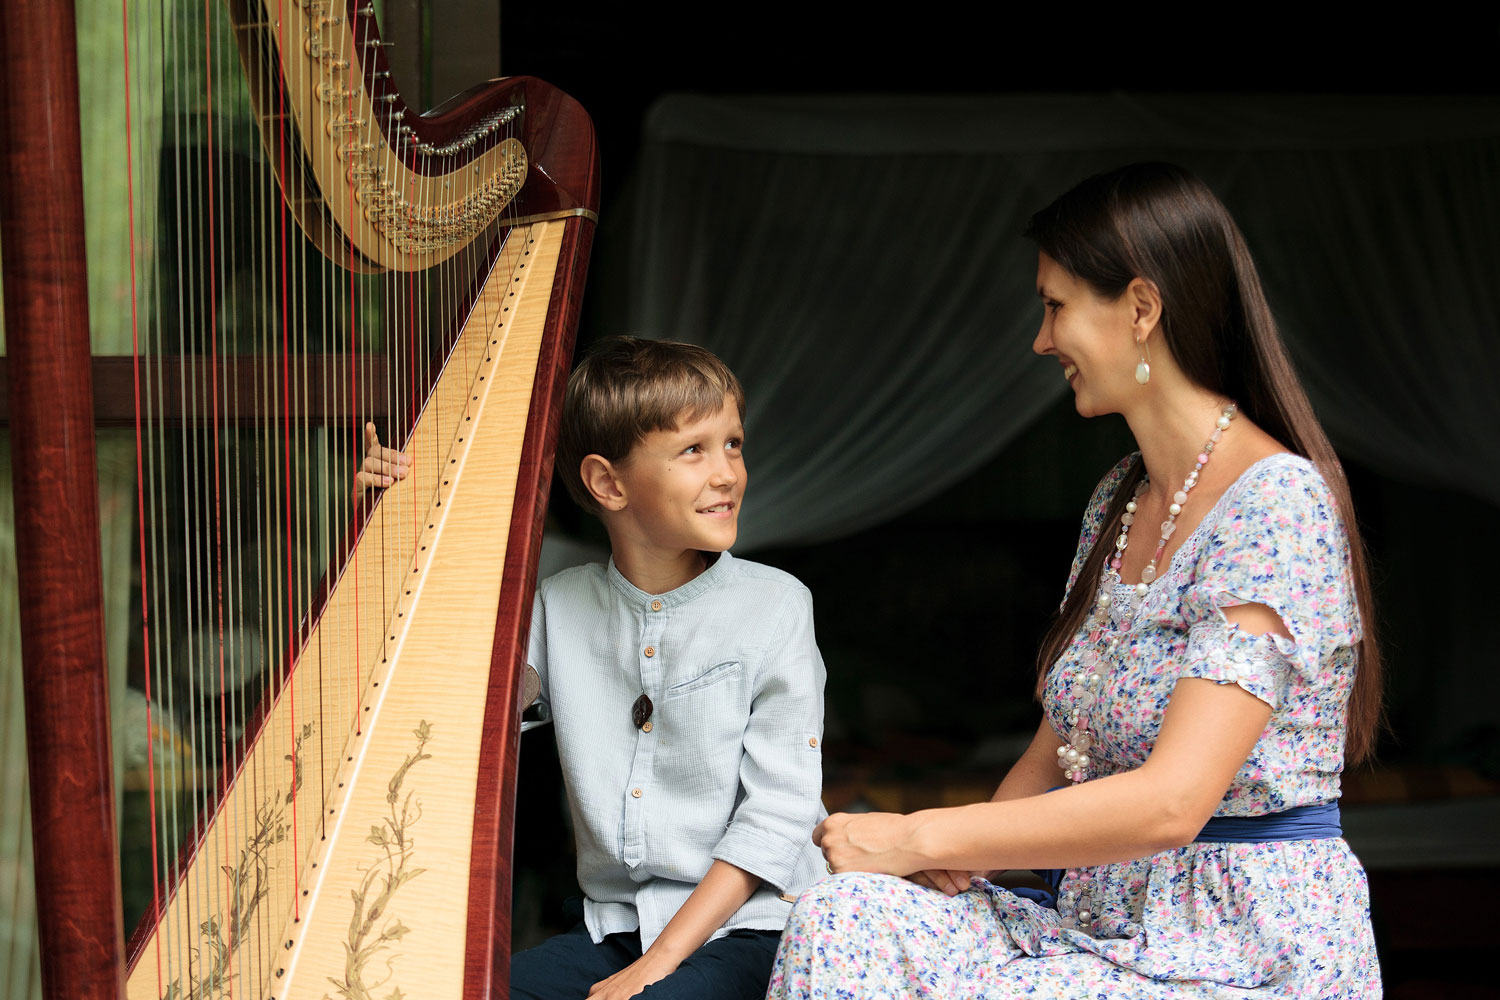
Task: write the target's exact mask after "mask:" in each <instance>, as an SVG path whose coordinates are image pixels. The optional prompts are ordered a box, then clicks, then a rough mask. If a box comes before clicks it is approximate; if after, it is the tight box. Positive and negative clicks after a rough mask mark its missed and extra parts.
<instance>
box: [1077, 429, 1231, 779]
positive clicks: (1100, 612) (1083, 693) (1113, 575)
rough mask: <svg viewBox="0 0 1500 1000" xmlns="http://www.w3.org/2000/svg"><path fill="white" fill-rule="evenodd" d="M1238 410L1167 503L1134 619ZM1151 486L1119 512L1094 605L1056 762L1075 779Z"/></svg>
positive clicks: (1084, 761) (1134, 600)
mask: <svg viewBox="0 0 1500 1000" xmlns="http://www.w3.org/2000/svg"><path fill="white" fill-rule="evenodd" d="M1235 413H1236V408H1235V405H1234V404H1233V403H1230V404H1229V405H1228V406H1226V407H1225V408H1224V412H1223V413H1222V414H1220V415H1219V419H1218V421H1217V422H1216V424H1215V427H1214V432H1213V434H1212V436H1210V437H1209V439H1208V442H1207V443H1206V444H1204V446H1203V450H1202V451H1200V452H1199V453H1198V456H1197V461H1196V462H1195V463H1194V465H1193V471H1192V472H1190V473H1188V475H1187V478H1186V479H1185V480H1183V483H1182V489H1180V490H1178V491H1177V492H1176V493H1174V494H1172V503H1171V504H1170V505H1169V506H1168V507H1167V519H1166V520H1165V521H1163V522H1162V523H1161V540H1160V541H1159V542H1157V543H1156V551H1155V552H1153V553H1152V555H1151V561H1150V562H1149V563H1147V564H1146V568H1145V569H1143V570H1141V582H1140V583H1138V584H1136V585H1135V589H1134V590H1133V591H1132V592H1131V594H1130V612H1131V617H1132V618H1133V617H1134V614H1135V610H1136V609H1137V608H1139V607H1140V602H1141V600H1142V599H1143V598H1144V597H1145V596H1146V590H1147V588H1148V587H1149V586H1150V584H1151V581H1152V580H1155V579H1156V573H1157V563H1158V562H1159V561H1160V560H1161V556H1162V552H1163V551H1165V549H1166V547H1167V540H1168V539H1170V538H1171V537H1172V535H1173V533H1174V532H1176V531H1177V515H1178V514H1181V513H1182V507H1183V504H1185V503H1187V498H1188V494H1189V493H1191V492H1192V491H1193V487H1195V486H1197V485H1198V474H1199V473H1200V472H1202V471H1203V467H1204V466H1205V465H1207V464H1208V459H1209V456H1211V455H1212V454H1213V451H1214V448H1216V447H1217V446H1218V444H1219V441H1220V440H1221V439H1222V438H1223V437H1224V432H1225V431H1226V430H1228V429H1229V423H1230V421H1232V420H1233V419H1234V416H1235ZM1149 485H1150V479H1149V478H1145V479H1142V480H1141V483H1140V485H1139V486H1137V487H1136V489H1135V495H1134V496H1133V497H1132V498H1131V499H1130V500H1129V501H1128V502H1127V503H1126V504H1125V513H1124V514H1122V515H1121V516H1120V535H1119V537H1118V538H1116V539H1115V554H1114V555H1113V556H1111V557H1110V559H1109V561H1108V562H1107V563H1106V564H1105V567H1104V572H1103V574H1101V578H1100V581H1099V597H1098V599H1097V600H1096V601H1095V602H1094V610H1093V612H1092V614H1091V616H1090V618H1089V621H1088V629H1089V648H1088V650H1087V652H1085V653H1084V656H1083V666H1082V669H1081V670H1080V671H1079V674H1078V678H1077V680H1076V682H1075V683H1074V685H1073V690H1074V691H1075V692H1076V694H1075V695H1074V698H1073V708H1072V709H1071V711H1070V712H1069V713H1068V739H1067V742H1066V743H1064V744H1063V745H1062V746H1060V747H1058V748H1057V764H1058V766H1059V767H1061V768H1062V769H1063V773H1064V774H1065V775H1066V776H1067V778H1068V780H1069V781H1072V782H1074V783H1075V784H1076V783H1077V782H1081V781H1084V780H1085V779H1087V778H1088V776H1089V773H1088V769H1089V765H1090V764H1091V763H1093V760H1092V758H1091V757H1090V756H1089V751H1090V750H1091V749H1092V748H1093V745H1094V737H1093V735H1092V734H1091V733H1090V732H1089V720H1088V719H1087V718H1086V717H1085V715H1084V713H1085V711H1086V710H1088V709H1091V708H1093V707H1094V705H1095V704H1096V703H1097V702H1098V700H1099V689H1100V687H1101V685H1102V684H1103V682H1104V677H1103V675H1102V674H1101V673H1100V672H1099V665H1100V659H1101V657H1100V655H1099V653H1098V645H1099V643H1100V641H1101V640H1103V639H1104V634H1105V631H1106V629H1108V628H1109V615H1110V612H1109V609H1110V605H1111V604H1113V603H1114V593H1115V590H1116V589H1117V588H1118V587H1119V586H1120V584H1121V583H1122V582H1123V581H1121V579H1120V566H1121V564H1122V563H1123V562H1124V559H1125V549H1126V546H1128V545H1129V544H1130V526H1131V525H1132V524H1134V523H1135V513H1136V510H1137V509H1138V503H1137V501H1139V500H1140V498H1141V496H1142V495H1144V494H1145V492H1146V489H1147V487H1148V486H1149ZM1130 625H1131V620H1130V619H1127V620H1126V621H1125V622H1124V623H1123V627H1122V628H1120V629H1118V630H1115V631H1113V633H1112V634H1111V635H1110V636H1109V639H1108V641H1107V644H1106V648H1105V652H1104V657H1103V659H1104V660H1106V661H1108V662H1112V661H1113V658H1114V656H1115V655H1116V654H1117V652H1118V650H1119V647H1120V643H1121V642H1122V641H1123V639H1124V636H1125V635H1126V634H1127V633H1128V632H1129V631H1130Z"/></svg>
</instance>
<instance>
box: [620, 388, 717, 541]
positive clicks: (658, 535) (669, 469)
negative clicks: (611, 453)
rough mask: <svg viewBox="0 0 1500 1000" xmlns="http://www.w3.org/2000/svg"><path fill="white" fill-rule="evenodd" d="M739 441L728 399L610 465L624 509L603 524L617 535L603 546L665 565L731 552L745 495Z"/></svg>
mask: <svg viewBox="0 0 1500 1000" xmlns="http://www.w3.org/2000/svg"><path fill="white" fill-rule="evenodd" d="M744 437H745V429H744V427H743V426H742V425H741V423H740V412H739V408H738V407H736V406H735V403H734V399H733V398H732V397H729V396H726V397H725V398H724V405H723V406H721V407H720V408H719V411H718V412H717V413H713V414H710V415H708V416H706V417H703V418H700V419H698V420H692V421H688V420H684V419H682V418H679V419H678V423H677V427H676V428H675V429H673V430H664V431H652V432H651V433H649V434H647V435H646V436H645V437H644V438H642V439H641V441H640V442H639V443H637V444H636V446H635V447H634V448H632V449H631V450H630V454H629V455H627V456H625V458H624V460H622V461H620V462H617V463H615V477H616V479H617V481H618V482H619V484H620V487H621V489H622V490H623V492H624V494H625V506H624V508H623V509H621V510H619V511H616V512H614V514H613V516H612V517H611V521H612V522H613V526H614V527H617V528H618V529H620V532H621V536H620V537H619V538H618V539H616V533H615V531H613V530H612V531H611V532H610V536H611V539H612V540H616V541H617V543H618V541H625V542H626V543H627V544H631V545H640V546H645V547H648V548H650V549H653V550H655V553H656V554H659V555H663V556H666V557H669V558H670V557H673V556H675V555H680V554H681V553H682V552H686V551H690V550H701V551H705V552H723V551H724V550H725V549H728V548H730V547H731V546H732V545H734V540H735V536H736V535H737V534H738V533H739V516H740V500H741V499H742V498H743V497H744V495H745V478H746V477H745V457H744V454H743V451H742V448H743V445H744Z"/></svg>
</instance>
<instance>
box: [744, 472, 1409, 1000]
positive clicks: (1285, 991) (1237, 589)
mask: <svg viewBox="0 0 1500 1000" xmlns="http://www.w3.org/2000/svg"><path fill="white" fill-rule="evenodd" d="M1135 460H1136V458H1135V456H1131V457H1130V458H1128V459H1126V460H1125V461H1122V462H1121V463H1120V464H1119V465H1118V466H1116V467H1115V468H1114V469H1113V470H1111V472H1110V473H1109V474H1108V475H1107V476H1106V477H1105V478H1104V480H1103V481H1102V482H1101V483H1100V484H1099V488H1098V489H1097V490H1096V491H1095V493H1094V497H1093V499H1092V501H1091V502H1090V504H1089V508H1088V511H1087V513H1086V515H1085V517H1084V524H1083V531H1082V534H1081V537H1080V538H1079V543H1078V554H1077V556H1076V557H1075V559H1074V562H1073V572H1072V574H1071V576H1070V579H1069V581H1068V586H1069V587H1070V588H1071V587H1072V586H1073V585H1074V584H1075V583H1077V582H1078V579H1077V578H1078V573H1079V570H1080V568H1081V566H1082V564H1083V561H1084V558H1085V557H1086V555H1087V553H1088V551H1089V547H1090V546H1091V545H1092V544H1093V541H1094V538H1095V536H1096V535H1097V534H1098V532H1099V531H1100V529H1101V527H1102V522H1103V520H1104V517H1105V514H1106V511H1107V509H1108V506H1109V502H1110V500H1111V498H1112V497H1113V495H1114V493H1115V490H1116V489H1117V488H1118V486H1119V484H1120V481H1121V479H1122V478H1123V477H1124V475H1125V472H1126V471H1127V470H1128V468H1129V467H1130V464H1131V462H1133V461H1135ZM1084 585H1094V586H1102V585H1101V584H1099V582H1098V581H1084ZM1119 596H1120V598H1121V599H1119V600H1115V601H1113V603H1112V605H1111V609H1110V610H1111V615H1112V617H1113V618H1114V622H1113V624H1114V626H1115V628H1117V629H1119V628H1124V627H1127V626H1128V632H1127V633H1126V635H1125V637H1124V641H1123V642H1122V643H1121V644H1120V645H1119V646H1118V647H1117V648H1116V652H1115V654H1114V655H1113V656H1112V657H1111V658H1110V662H1107V663H1105V664H1103V666H1102V668H1101V667H1100V666H1099V665H1098V661H1097V660H1094V659H1093V658H1092V657H1090V650H1093V651H1094V652H1093V656H1098V655H1099V649H1100V647H1099V646H1098V644H1097V642H1096V641H1093V640H1091V636H1090V634H1089V630H1090V626H1089V624H1087V623H1085V625H1084V626H1083V628H1082V629H1080V631H1079V634H1078V636H1077V638H1076V639H1075V641H1074V643H1073V646H1072V647H1071V648H1070V650H1069V651H1068V652H1067V653H1065V654H1064V655H1063V656H1062V657H1061V658H1060V659H1059V661H1058V663H1057V664H1056V665H1055V666H1054V667H1053V669H1052V672H1051V673H1050V675H1049V677H1048V680H1047V685H1046V689H1045V694H1044V698H1043V705H1044V710H1045V712H1046V714H1047V718H1048V719H1049V721H1050V722H1051V723H1052V726H1053V728H1054V729H1056V730H1057V731H1059V732H1066V731H1067V718H1066V714H1067V710H1068V708H1069V707H1070V706H1071V705H1073V704H1074V701H1075V695H1076V692H1075V691H1074V690H1073V685H1074V684H1075V683H1076V682H1077V677H1078V674H1079V672H1080V669H1081V666H1082V662H1083V660H1084V658H1085V657H1090V664H1091V666H1092V667H1093V669H1096V670H1098V671H1099V672H1100V673H1102V674H1103V675H1104V681H1103V689H1102V694H1101V699H1100V702H1099V705H1100V706H1101V708H1096V709H1094V710H1092V712H1091V715H1092V716H1093V719H1094V721H1093V722H1092V724H1091V726H1090V728H1091V730H1092V731H1093V735H1094V741H1095V742H1094V746H1093V748H1092V750H1091V755H1092V756H1093V757H1094V763H1093V764H1092V767H1091V771H1092V772H1093V773H1094V774H1096V775H1101V776H1102V775H1108V774H1114V773H1118V772H1121V771H1126V770H1130V769H1133V768H1136V767H1139V766H1140V765H1141V764H1142V762H1144V761H1145V759H1146V757H1147V755H1148V754H1149V753H1150V752H1151V748H1152V746H1153V744H1154V742H1155V738H1156V734H1157V732H1158V729H1159V727H1160V725H1161V718H1162V714H1163V712H1164V711H1165V709H1166V705H1167V701H1168V699H1169V698H1170V697H1171V694H1172V690H1173V687H1174V685H1175V684H1176V683H1177V680H1178V679H1179V678H1182V677H1201V678H1207V679H1211V680H1215V681H1218V682H1219V683H1235V684H1239V685H1240V686H1241V687H1242V688H1244V689H1245V690H1246V691H1248V692H1250V693H1251V694H1253V695H1255V696H1256V697H1257V698H1260V699H1261V700H1263V701H1265V702H1266V703H1267V704H1269V705H1270V706H1271V708H1272V715H1271V719H1270V722H1269V723H1268V724H1267V726H1266V730H1265V732H1264V733H1263V734H1262V735H1261V738H1260V740H1259V742H1258V743H1257V744H1256V746H1255V748H1254V750H1253V751H1252V753H1251V754H1250V757H1249V758H1248V759H1247V760H1246V762H1245V765H1244V767H1242V768H1241V769H1240V771H1239V773H1238V774H1237V775H1236V776H1235V778H1234V781H1233V782H1232V784H1231V786H1230V788H1229V791H1228V793H1227V794H1226V795H1225V796H1224V799H1223V802H1222V803H1221V804H1220V807H1219V809H1218V810H1217V811H1216V814H1215V815H1217V816H1258V815H1263V814H1265V813H1272V812H1280V811H1283V810H1286V809H1291V808H1294V807H1297V806H1307V805H1315V804H1319V803H1325V802H1332V801H1334V800H1336V799H1337V798H1338V796H1339V773H1340V771H1341V769H1342V767H1343V752H1344V717H1345V706H1346V704H1347V701H1348V697H1349V690H1350V686H1351V683H1352V681H1353V675H1354V669H1355V650H1354V646H1355V644H1356V642H1357V641H1358V638H1359V634H1360V623H1359V614H1358V607H1357V604H1356V598H1355V593H1354V588H1353V580H1352V577H1351V574H1350V569H1349V545H1348V539H1347V536H1346V535H1345V532H1344V529H1343V526H1342V524H1341V522H1340V520H1339V517H1338V514H1337V508H1336V504H1335V501H1334V498H1333V496H1332V494H1331V493H1330V492H1329V490H1328V487H1327V485H1326V484H1325V483H1324V481H1323V478H1322V477H1321V476H1320V475H1319V474H1318V472H1317V469H1316V468H1315V467H1314V466H1313V465H1312V464H1311V463H1310V462H1308V461H1307V460H1306V459H1303V458H1301V457H1299V456H1296V455H1290V454H1278V455H1273V456H1271V457H1269V458H1265V459H1262V460H1261V461H1260V462H1257V463H1256V464H1255V465H1253V466H1251V467H1250V468H1249V469H1248V470H1247V471H1246V472H1245V473H1244V474H1243V475H1242V476H1241V477H1240V478H1239V479H1238V480H1237V481H1236V482H1235V483H1234V485H1232V486H1231V487H1230V488H1229V489H1228V490H1226V491H1225V492H1224V494H1223V495H1222V496H1221V497H1220V498H1219V501H1218V502H1217V503H1216V504H1215V506H1214V508H1213V509H1212V510H1211V511H1210V512H1209V513H1208V514H1207V515H1206V516H1205V517H1204V518H1203V520H1202V522H1201V523H1200V524H1199V526H1198V528H1197V529H1196V530H1195V531H1194V532H1193V534H1192V536H1191V537H1189V538H1188V539H1187V541H1186V542H1184V543H1183V544H1182V545H1181V546H1180V547H1179V549H1178V551H1177V552H1176V553H1175V555H1174V556H1173V558H1172V560H1171V562H1170V564H1169V566H1168V567H1167V569H1166V570H1165V571H1163V572H1162V573H1161V574H1160V575H1159V576H1158V577H1157V579H1156V580H1155V581H1154V582H1153V583H1152V584H1151V585H1150V587H1149V588H1148V591H1147V593H1146V596H1145V597H1144V599H1142V600H1141V602H1140V603H1139V605H1138V606H1137V607H1136V608H1135V609H1134V610H1133V611H1132V610H1131V609H1130V607H1129V602H1128V601H1127V600H1126V599H1125V596H1126V595H1125V593H1124V591H1123V590H1122V591H1121V592H1120V595H1119ZM1250 603H1258V604H1264V605H1266V606H1268V607H1270V608H1271V609H1273V610H1274V611H1276V612H1277V613H1278V614H1279V615H1280V616H1281V619H1282V621H1283V622H1284V623H1285V624H1286V626H1287V629H1288V631H1289V632H1290V633H1291V636H1292V640H1291V641H1289V642H1288V641H1286V640H1285V639H1284V638H1281V637H1278V638H1277V643H1276V645H1277V647H1278V649H1279V650H1280V652H1281V654H1282V655H1280V656H1275V657H1269V658H1262V659H1261V660H1258V661H1251V662H1248V663H1247V662H1244V661H1242V660H1238V659H1237V657H1235V656H1234V655H1232V654H1229V655H1226V650H1225V649H1224V644H1225V635H1226V632H1225V628H1224V619H1223V615H1222V612H1221V610H1220V609H1221V608H1224V607H1228V606H1232V605H1235V604H1250ZM1062 783H1063V779H1061V777H1060V778H1059V784H1062ZM1059 889H1060V897H1059V899H1058V902H1057V909H1055V910H1054V909H1051V908H1048V907H1046V906H1043V905H1040V904H1039V903H1037V902H1034V901H1033V900H1031V899H1029V898H1024V897H1023V896H1020V895H1017V894H1014V893H1012V892H1010V891H1008V890H1006V889H1003V888H999V887H997V886H993V885H991V884H990V883H988V882H986V881H984V880H982V879H976V880H975V883H974V887H973V888H972V889H970V890H969V891H967V892H964V893H960V894H959V895H958V896H956V897H953V898H949V897H947V896H944V895H943V894H942V893H939V892H936V891H934V890H930V889H926V888H923V887H921V886H918V885H916V884H914V883H912V882H908V881H906V880H905V879H899V878H893V877H890V876H885V875H871V874H862V873H850V874H845V875H838V876H835V877H833V878H829V879H825V880H824V881H822V882H819V883H817V884H816V885H814V886H813V887H812V888H811V889H809V890H808V891H807V892H806V893H804V894H803V895H802V897H801V898H800V899H799V900H798V901H797V905H796V907H795V908H794V910H793V911H792V915H791V918H790V920H789V922H788V924H787V928H786V931H785V933H784V934H783V935H782V940H781V949H780V951H779V952H778V954H777V957H776V965H775V969H774V971H773V974H772V977H771V986H770V992H769V996H770V997H772V998H801V997H817V998H846V997H847V998H856V997H858V998H892V1000H894V998H904V997H923V998H928V997H930V998H934V1000H959V998H970V997H973V998H979V997H985V998H1003V997H1039V998H1043V997H1045V998H1070V1000H1072V998H1094V997H1099V998H1105V997H1108V998H1131V997H1141V998H1155V997H1254V998H1268V997H1287V998H1297V1000H1316V998H1335V997H1336V998H1356V997H1358V998H1366V997H1371V998H1373V997H1378V996H1380V995H1381V987H1380V970H1379V965H1378V962H1377V959H1376V955H1375V945H1374V940H1373V937H1372V935H1371V931H1370V922H1369V894H1368V887H1367V884H1366V881H1365V874H1364V870H1363V869H1362V868H1361V867H1360V864H1359V862H1358V860H1356V859H1355V857H1354V855H1353V854H1352V853H1351V852H1350V850H1349V847H1348V845H1347V844H1346V843H1345V842H1344V841H1343V840H1342V839H1337V838H1335V839H1325V840H1291V841H1282V842H1273V843H1193V844H1189V845H1188V846H1186V847H1180V848H1175V849H1172V850H1166V851H1161V852H1158V853H1156V854H1153V855H1151V856H1149V857H1145V858H1141V859H1139V860H1136V861H1130V862H1124V863H1120V864H1110V865H1100V866H1094V867H1087V868H1077V869H1069V870H1067V871H1066V872H1064V873H1063V880H1062V884H1061V886H1060V887H1059ZM1080 899H1091V900H1092V901H1091V902H1090V903H1088V905H1090V906H1092V907H1093V908H1094V913H1093V914H1092V920H1091V922H1090V923H1088V925H1087V927H1086V928H1085V927H1083V926H1081V922H1080V921H1079V919H1078V913H1077V910H1078V907H1079V900H1080Z"/></svg>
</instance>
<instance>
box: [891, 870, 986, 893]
mask: <svg viewBox="0 0 1500 1000" xmlns="http://www.w3.org/2000/svg"><path fill="white" fill-rule="evenodd" d="M985 874H986V873H985V872H968V871H953V870H952V869H948V868H929V869H927V870H926V871H920V872H913V873H912V874H910V875H908V876H906V877H907V879H908V880H909V881H912V882H915V883H917V885H921V886H926V887H927V888H929V889H936V890H937V891H938V892H941V893H942V894H943V895H945V896H957V895H958V894H959V893H961V892H966V891H968V890H969V889H972V888H973V885H972V884H970V882H969V880H970V879H973V878H983V877H984V876H985Z"/></svg>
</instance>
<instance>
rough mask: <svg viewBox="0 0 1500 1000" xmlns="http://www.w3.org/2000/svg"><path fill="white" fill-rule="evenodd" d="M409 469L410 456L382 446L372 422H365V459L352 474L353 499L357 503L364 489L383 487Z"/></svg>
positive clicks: (404, 474)
mask: <svg viewBox="0 0 1500 1000" xmlns="http://www.w3.org/2000/svg"><path fill="white" fill-rule="evenodd" d="M410 470H411V458H410V457H409V456H407V455H404V454H402V453H401V452H399V451H397V450H396V449H394V448H383V447H381V444H380V436H379V435H378V434H377V433H376V431H375V425H374V424H365V460H364V464H362V465H361V466H360V467H359V471H358V472H356V473H355V474H354V492H353V497H352V498H353V500H354V503H355V504H356V505H357V504H358V503H359V502H360V500H361V499H362V498H363V497H364V495H365V491H366V490H371V489H383V488H384V487H387V486H389V485H391V483H393V482H395V481H396V480H398V479H405V478H406V474H407V472H408V471H410Z"/></svg>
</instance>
